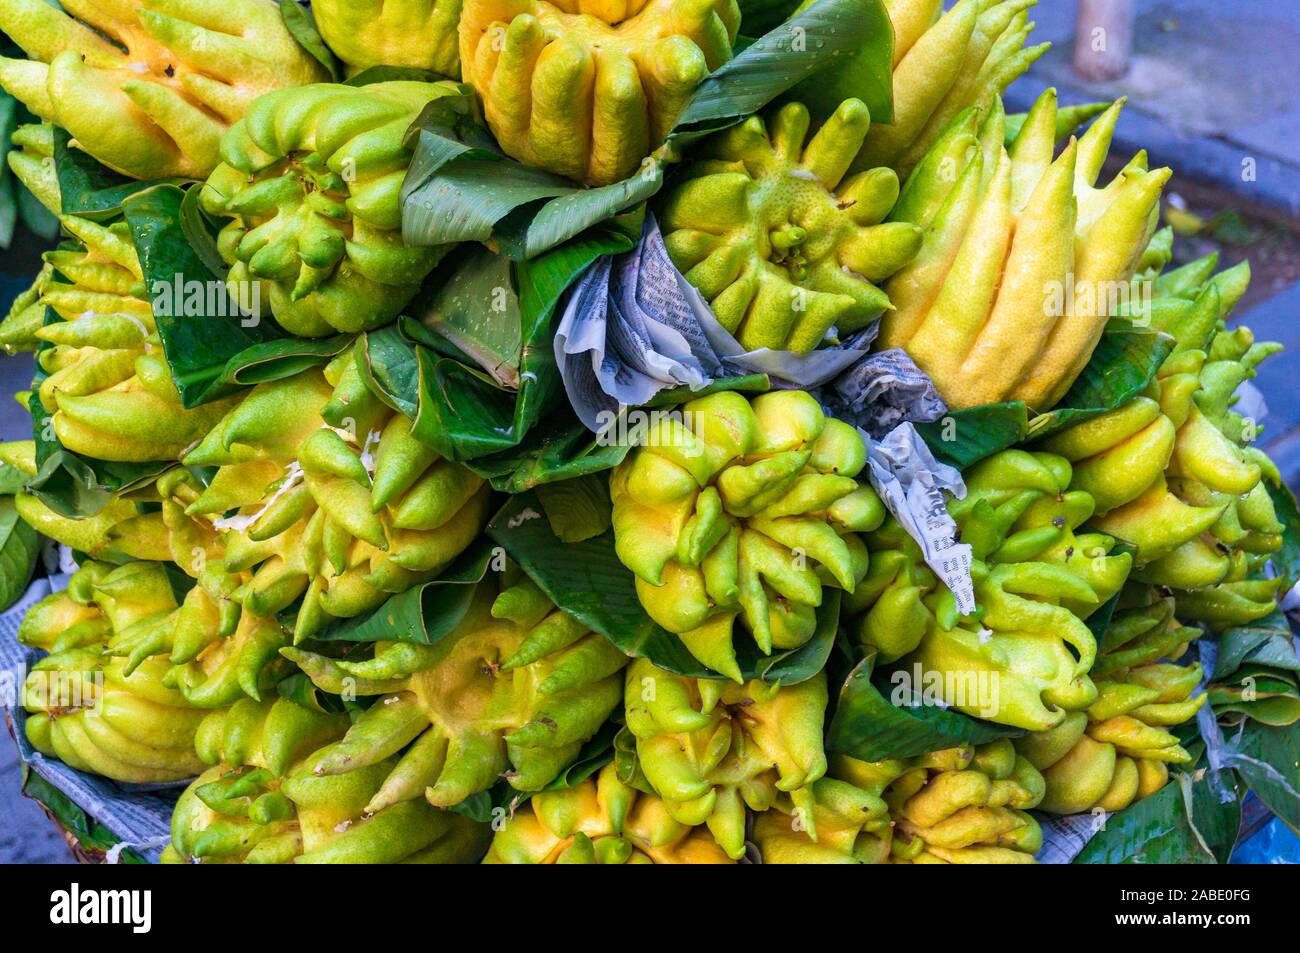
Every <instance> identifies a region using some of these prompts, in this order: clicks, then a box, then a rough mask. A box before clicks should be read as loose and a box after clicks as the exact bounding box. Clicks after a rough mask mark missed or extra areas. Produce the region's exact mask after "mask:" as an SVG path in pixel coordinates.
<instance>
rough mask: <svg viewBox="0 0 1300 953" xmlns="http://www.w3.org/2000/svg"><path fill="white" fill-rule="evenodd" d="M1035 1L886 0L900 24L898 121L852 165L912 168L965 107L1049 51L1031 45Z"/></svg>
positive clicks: (980, 103) (989, 98)
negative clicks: (947, 4) (949, 2)
mask: <svg viewBox="0 0 1300 953" xmlns="http://www.w3.org/2000/svg"><path fill="white" fill-rule="evenodd" d="M1034 2H1035V0H961V2H959V3H957V4H955V5H954V6H953V7H952V8H951V9H950V10H948V12H947V13H944V11H943V0H886V2H885V8H886V9H887V10H888V11H889V19H890V20H891V21H892V22H893V25H894V121H893V122H892V123H891V124H889V125H887V126H878V127H876V128H875V129H872V130H871V134H870V135H869V136H868V137H867V141H866V143H865V144H864V146H863V148H862V151H861V153H860V154H859V156H858V160H857V162H856V163H855V164H854V168H870V167H871V166H877V165H883V166H889V167H890V168H892V169H895V170H897V171H898V173H899V174H900V175H907V174H908V173H909V172H911V170H912V169H913V167H915V166H916V164H917V163H918V162H920V161H921V159H922V157H923V156H924V155H925V154H926V152H927V151H928V150H929V148H930V146H931V145H933V144H934V142H935V140H937V139H938V138H939V137H940V136H941V135H942V134H943V132H944V130H945V129H946V128H948V124H949V123H951V122H952V121H953V119H954V118H956V116H957V115H958V114H959V113H961V112H962V111H963V110H965V109H970V108H974V109H976V110H978V111H980V112H988V111H989V110H991V109H993V108H994V102H993V101H994V100H995V99H996V98H997V97H998V96H1000V95H1001V94H1002V92H1003V90H1005V89H1006V88H1007V87H1008V86H1010V85H1011V83H1012V82H1013V81H1014V80H1015V79H1016V78H1017V77H1019V76H1020V75H1021V74H1023V73H1024V72H1025V70H1027V69H1029V67H1030V65H1031V64H1032V63H1033V62H1034V61H1035V60H1036V59H1038V58H1039V57H1040V56H1042V55H1043V54H1044V53H1045V52H1047V49H1048V47H1049V46H1050V45H1051V44H1048V43H1040V44H1039V45H1038V46H1033V47H1028V48H1026V47H1025V40H1026V39H1027V38H1028V36H1029V33H1030V31H1031V30H1032V29H1033V24H1032V23H1030V22H1029V14H1028V9H1029V8H1030V7H1031V6H1033V4H1034Z"/></svg>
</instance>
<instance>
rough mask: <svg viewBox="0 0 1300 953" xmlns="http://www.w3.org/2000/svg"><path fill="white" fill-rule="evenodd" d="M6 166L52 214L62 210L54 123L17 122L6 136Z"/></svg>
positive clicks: (57, 213)
mask: <svg viewBox="0 0 1300 953" xmlns="http://www.w3.org/2000/svg"><path fill="white" fill-rule="evenodd" d="M9 145H10V148H9V154H8V156H6V159H7V161H8V162H9V168H10V170H11V171H12V172H13V174H14V175H15V176H17V178H18V181H19V182H21V183H22V184H23V185H24V186H26V188H27V190H28V191H29V192H31V193H32V195H33V196H35V197H36V200H37V201H38V202H40V203H41V205H43V206H45V208H46V210H47V211H49V212H50V214H51V215H59V214H61V213H62V212H63V196H62V194H61V193H60V191H59V175H58V170H57V169H56V168H55V165H54V127H53V126H51V125H50V124H49V123H39V124H38V123H29V124H27V125H24V126H19V127H18V128H17V129H15V130H14V132H13V135H12V136H10V138H9Z"/></svg>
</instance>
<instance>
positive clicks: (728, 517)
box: [610, 390, 885, 682]
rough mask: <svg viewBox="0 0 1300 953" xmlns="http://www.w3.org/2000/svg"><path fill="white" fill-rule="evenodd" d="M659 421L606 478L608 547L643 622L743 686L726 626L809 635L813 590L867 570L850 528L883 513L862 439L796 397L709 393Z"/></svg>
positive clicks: (816, 600) (816, 594) (844, 585)
mask: <svg viewBox="0 0 1300 953" xmlns="http://www.w3.org/2000/svg"><path fill="white" fill-rule="evenodd" d="M681 410H682V413H681V415H680V416H679V417H678V416H669V415H664V417H663V418H662V419H661V420H660V421H659V423H658V424H657V426H656V427H655V428H654V429H653V431H652V432H651V433H649V434H648V436H647V439H646V440H645V442H644V445H643V446H639V447H637V448H636V449H634V450H633V451H632V452H631V453H630V454H629V455H628V457H627V459H626V460H624V461H623V463H622V464H620V465H619V466H618V468H617V469H616V470H615V471H614V473H613V476H612V477H611V478H610V495H611V497H612V498H613V502H614V514H613V520H614V539H615V550H616V552H617V553H618V558H619V559H620V560H621V561H622V563H623V564H624V565H625V566H627V567H628V568H629V569H631V570H632V572H633V573H635V574H636V590H637V596H638V597H639V598H640V600H641V604H642V605H643V606H644V607H645V610H646V612H647V613H649V615H650V617H651V618H652V619H654V620H655V622H657V623H659V625H661V626H663V627H664V628H665V629H667V630H668V631H669V632H673V633H675V634H676V635H677V636H678V637H679V638H681V640H682V642H683V643H684V644H685V645H686V647H687V649H689V650H690V652H691V654H692V655H694V656H695V657H696V658H697V659H698V660H699V661H700V662H701V663H703V664H704V665H705V666H707V667H708V668H710V669H712V670H713V671H715V672H721V673H722V674H723V675H726V676H727V677H728V678H731V679H733V680H735V681H737V682H743V681H744V678H743V676H742V675H741V671H740V665H739V663H738V662H737V659H736V649H735V644H734V642H733V638H732V629H733V627H734V623H735V621H736V620H737V619H740V620H741V621H742V622H743V624H744V626H745V628H747V629H748V630H749V632H750V633H752V635H753V637H754V641H755V642H756V643H757V645H758V648H759V650H760V651H762V652H763V653H764V654H765V655H770V654H771V653H772V650H773V649H774V648H776V649H793V648H798V647H799V646H801V645H803V644H804V643H806V642H807V641H808V640H809V639H811V638H812V636H813V634H814V632H815V631H816V629H817V608H818V606H820V605H821V604H822V600H823V592H822V588H823V586H833V587H838V588H840V589H843V590H845V591H849V592H851V591H852V590H853V588H854V587H855V586H856V585H857V583H858V581H859V580H860V579H861V578H862V577H863V576H864V575H865V574H866V571H867V558H868V557H867V550H866V546H864V545H863V543H862V540H861V539H860V538H859V537H858V536H857V533H859V532H863V531H866V530H871V529H875V528H876V527H877V526H879V525H880V522H881V521H882V520H883V519H884V515H885V510H884V506H883V504H882V503H881V502H880V499H879V497H877V496H876V494H875V492H874V491H873V490H872V489H871V488H870V487H869V486H865V485H863V484H860V483H859V482H858V481H857V480H856V479H855V478H856V477H857V475H858V474H859V473H860V472H861V471H862V469H863V467H865V466H866V462H867V450H866V445H865V443H864V442H863V439H862V436H861V434H859V433H858V431H857V430H855V429H854V428H853V427H850V426H849V425H848V424H846V423H844V422H842V421H839V420H836V419H834V418H828V417H826V416H825V414H824V413H823V412H822V409H821V406H820V405H819V404H818V403H817V401H816V399H814V398H813V397H812V396H811V395H809V394H807V393H805V392H803V391H793V390H787V391H773V392H772V393H769V394H762V395H760V396H758V397H756V398H754V400H753V401H752V402H751V401H750V400H748V399H747V398H745V397H743V396H742V395H740V394H737V393H734V392H726V393H718V394H712V395H709V396H708V397H703V398H700V399H699V400H694V401H691V402H690V403H687V404H685V405H683V407H682V408H681Z"/></svg>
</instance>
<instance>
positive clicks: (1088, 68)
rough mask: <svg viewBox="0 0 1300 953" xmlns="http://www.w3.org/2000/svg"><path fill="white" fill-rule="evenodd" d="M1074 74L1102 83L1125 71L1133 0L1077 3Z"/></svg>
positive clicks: (1130, 37)
mask: <svg viewBox="0 0 1300 953" xmlns="http://www.w3.org/2000/svg"><path fill="white" fill-rule="evenodd" d="M1078 2H1079V14H1078V19H1077V20H1076V21H1075V27H1074V71H1075V73H1077V74H1078V75H1079V76H1080V77H1082V78H1083V79H1085V80H1089V81H1090V82H1094V83H1104V82H1108V81H1110V80H1113V79H1119V78H1120V77H1121V76H1123V75H1124V74H1125V73H1127V72H1128V67H1129V58H1130V56H1131V55H1132V53H1133V0H1078Z"/></svg>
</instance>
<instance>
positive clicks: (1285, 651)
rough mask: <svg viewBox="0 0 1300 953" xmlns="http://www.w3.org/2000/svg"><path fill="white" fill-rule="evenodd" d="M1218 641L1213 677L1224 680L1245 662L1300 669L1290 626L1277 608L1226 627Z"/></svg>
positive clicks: (1299, 661) (1290, 669) (1294, 670)
mask: <svg viewBox="0 0 1300 953" xmlns="http://www.w3.org/2000/svg"><path fill="white" fill-rule="evenodd" d="M1218 643H1219V649H1218V655H1217V656H1216V657H1215V664H1214V671H1213V672H1212V673H1211V675H1210V678H1211V680H1212V681H1216V682H1219V681H1223V680H1225V679H1227V678H1228V677H1229V676H1231V675H1233V674H1235V673H1236V672H1237V670H1238V669H1240V668H1241V667H1242V666H1243V665H1247V664H1251V665H1262V666H1265V667H1268V668H1275V669H1280V670H1282V671H1289V672H1300V658H1297V657H1296V650H1295V644H1294V642H1293V641H1292V638H1291V627H1290V624H1289V623H1288V622H1287V618H1286V616H1285V615H1284V614H1283V613H1282V612H1281V611H1280V610H1275V611H1274V612H1272V613H1270V614H1269V615H1267V616H1265V617H1264V618H1262V619H1260V620H1258V621H1257V622H1252V623H1251V624H1250V625H1241V626H1236V627H1234V628H1231V629H1228V630H1227V631H1226V632H1224V633H1223V634H1222V635H1220V636H1219V639H1218Z"/></svg>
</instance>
